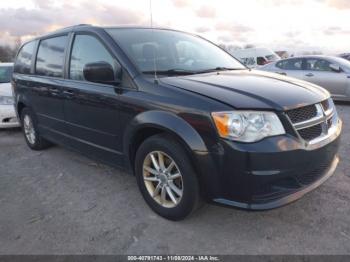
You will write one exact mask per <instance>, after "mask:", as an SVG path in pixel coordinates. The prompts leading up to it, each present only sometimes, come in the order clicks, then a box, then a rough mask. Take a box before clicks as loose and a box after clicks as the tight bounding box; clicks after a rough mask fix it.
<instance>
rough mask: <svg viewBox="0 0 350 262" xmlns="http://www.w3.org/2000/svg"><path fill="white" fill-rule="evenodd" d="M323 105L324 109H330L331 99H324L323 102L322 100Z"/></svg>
mask: <svg viewBox="0 0 350 262" xmlns="http://www.w3.org/2000/svg"><path fill="white" fill-rule="evenodd" d="M321 105H322V107H323V110H324V111H327V110H328V109H329V101H328V99H327V100H324V101H322V102H321Z"/></svg>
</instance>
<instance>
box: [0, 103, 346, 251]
mask: <svg viewBox="0 0 350 262" xmlns="http://www.w3.org/2000/svg"><path fill="white" fill-rule="evenodd" d="M337 108H338V112H339V113H340V115H341V117H342V118H343V120H344V130H343V138H342V146H341V149H340V157H341V162H340V164H339V166H338V169H337V171H336V173H335V175H334V176H333V177H332V178H330V179H329V180H328V181H327V182H326V183H325V184H324V185H322V186H321V187H320V188H318V189H317V190H316V191H313V192H312V193H310V194H308V195H306V196H304V197H303V198H302V199H301V200H299V201H297V202H295V203H293V204H291V205H288V206H285V207H282V208H279V209H275V210H271V211H264V212H248V211H242V210H236V209H232V208H224V207H219V206H214V205H206V206H204V207H203V208H201V209H200V210H199V211H198V212H196V213H195V214H194V215H193V216H192V217H190V218H189V219H187V220H185V221H182V222H170V221H167V220H164V219H162V218H161V217H158V216H157V215H155V214H154V213H153V212H152V211H151V210H150V209H149V208H148V207H147V206H146V204H145V202H144V201H143V199H142V197H141V195H140V193H139V192H138V188H137V185H136V181H135V178H134V177H133V176H130V175H128V174H125V173H123V172H121V171H120V170H118V169H114V168H111V167H107V166H105V165H101V164H98V163H96V162H94V161H92V160H90V159H88V158H85V157H83V156H81V155H79V154H77V153H74V152H71V151H68V150H67V149H65V148H62V147H59V146H55V147H52V148H50V149H48V150H46V151H42V152H35V151H31V150H30V149H29V148H28V147H27V146H26V144H25V142H24V139H23V137H22V134H21V133H20V131H19V130H7V131H0V254H165V253H171V254H175V253H176V254H193V253H196V254H350V196H349V195H350V163H349V158H350V121H349V120H350V104H337Z"/></svg>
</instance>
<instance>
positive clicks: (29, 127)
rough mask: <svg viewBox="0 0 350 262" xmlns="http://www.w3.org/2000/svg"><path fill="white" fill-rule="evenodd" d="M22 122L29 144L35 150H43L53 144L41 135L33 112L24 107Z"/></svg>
mask: <svg viewBox="0 0 350 262" xmlns="http://www.w3.org/2000/svg"><path fill="white" fill-rule="evenodd" d="M21 124H22V129H23V133H24V138H25V140H26V142H27V145H28V146H29V147H30V148H31V149H33V150H42V149H45V148H47V147H49V146H50V145H51V143H50V142H49V141H47V140H46V139H44V138H43V137H41V136H40V133H39V131H38V128H37V122H36V119H35V117H34V114H33V112H32V111H31V110H30V109H29V108H24V109H23V110H22V112H21Z"/></svg>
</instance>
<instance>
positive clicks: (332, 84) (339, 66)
mask: <svg viewBox="0 0 350 262" xmlns="http://www.w3.org/2000/svg"><path fill="white" fill-rule="evenodd" d="M259 70H264V71H270V72H275V73H279V74H282V75H288V76H291V77H295V78H299V79H302V80H305V81H308V82H311V83H313V84H316V85H319V86H322V87H323V88H325V89H327V90H328V91H329V92H330V93H331V94H332V97H333V98H334V99H335V100H343V101H350V62H348V61H346V60H344V59H342V58H339V57H332V56H301V57H295V58H290V59H285V60H281V61H278V62H275V63H271V64H269V65H266V66H264V67H260V68H259Z"/></svg>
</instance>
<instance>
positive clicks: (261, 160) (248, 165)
mask: <svg viewBox="0 0 350 262" xmlns="http://www.w3.org/2000/svg"><path fill="white" fill-rule="evenodd" d="M341 129H342V122H341V120H340V119H339V120H338V123H337V125H336V129H334V130H333V132H332V133H331V134H330V135H329V136H327V137H325V139H323V140H322V141H320V142H319V143H317V144H313V145H305V144H302V143H300V140H298V139H297V138H295V137H293V136H290V135H285V136H276V137H271V138H268V139H264V140H262V141H260V142H258V143H253V144H243V143H234V142H231V141H222V146H223V150H222V151H223V153H222V155H221V156H216V158H217V160H216V161H214V162H216V163H218V161H219V163H220V164H219V165H220V166H221V168H220V170H221V171H220V172H219V173H218V176H219V179H218V180H216V179H215V181H214V180H213V181H212V182H211V187H212V188H214V191H213V192H212V196H211V199H212V200H213V201H214V202H217V203H220V204H225V205H231V206H235V207H239V208H246V209H254V210H263V209H272V208H276V207H279V206H282V205H285V204H288V203H290V202H293V201H295V200H297V199H299V198H300V197H302V196H303V195H305V194H306V193H308V192H310V191H311V190H313V189H315V188H317V187H318V186H320V185H321V184H322V183H323V182H325V181H326V180H327V179H328V178H329V177H330V176H332V174H333V173H334V171H335V169H336V167H337V164H338V162H339V158H338V156H337V152H338V147H339V143H340V133H341ZM219 159H220V160H219Z"/></svg>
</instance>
